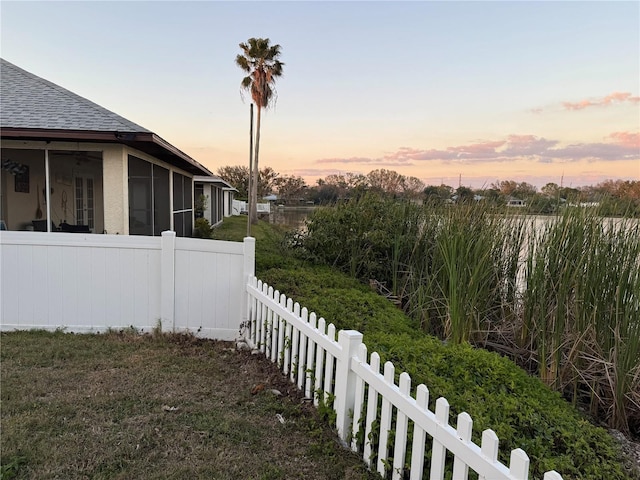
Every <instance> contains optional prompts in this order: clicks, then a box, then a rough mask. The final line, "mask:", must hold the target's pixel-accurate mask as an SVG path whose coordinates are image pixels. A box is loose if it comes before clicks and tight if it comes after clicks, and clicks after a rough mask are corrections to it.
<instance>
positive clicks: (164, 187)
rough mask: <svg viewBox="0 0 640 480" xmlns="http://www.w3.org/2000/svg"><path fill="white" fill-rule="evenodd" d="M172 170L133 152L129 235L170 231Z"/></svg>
mask: <svg viewBox="0 0 640 480" xmlns="http://www.w3.org/2000/svg"><path fill="white" fill-rule="evenodd" d="M170 222H171V217H170V204H169V170H167V169H166V168H162V167H160V166H158V165H154V164H153V163H150V162H147V161H145V160H142V159H140V158H137V157H134V156H132V155H129V234H130V235H160V234H161V233H162V232H163V231H165V230H169V229H170V228H171V225H170Z"/></svg>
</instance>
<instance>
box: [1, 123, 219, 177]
mask: <svg viewBox="0 0 640 480" xmlns="http://www.w3.org/2000/svg"><path fill="white" fill-rule="evenodd" d="M0 137H2V138H3V139H15V140H41V141H65V140H66V141H73V142H105V143H121V144H123V145H127V146H130V147H132V148H135V149H137V150H141V151H143V152H145V153H148V154H150V155H153V156H155V157H157V158H159V159H160V160H163V161H166V162H167V163H170V164H171V165H174V166H177V167H179V168H181V169H183V170H186V171H188V172H189V173H192V174H193V175H213V174H212V172H210V171H209V170H208V169H207V168H206V167H204V166H203V165H201V164H200V163H198V162H197V161H195V160H194V159H193V158H191V157H190V156H189V155H187V154H186V153H184V152H182V151H181V150H179V149H177V148H176V147H174V146H173V145H171V144H170V143H169V142H167V141H166V140H164V139H162V138H161V137H159V136H158V135H156V134H155V133H151V132H148V133H147V132H105V131H91V130H53V129H41V128H16V127H1V128H0Z"/></svg>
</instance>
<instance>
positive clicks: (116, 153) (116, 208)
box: [102, 145, 129, 235]
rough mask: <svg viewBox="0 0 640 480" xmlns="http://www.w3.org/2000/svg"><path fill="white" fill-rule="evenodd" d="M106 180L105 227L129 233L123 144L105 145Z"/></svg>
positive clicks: (126, 177)
mask: <svg viewBox="0 0 640 480" xmlns="http://www.w3.org/2000/svg"><path fill="white" fill-rule="evenodd" d="M102 161H103V164H102V165H103V176H104V179H103V182H104V204H105V212H104V229H105V230H106V232H107V233H112V234H116V235H128V234H129V221H128V219H129V195H128V191H129V186H128V173H127V153H126V149H125V148H124V147H122V146H121V145H113V146H111V145H109V146H105V150H104V152H103V156H102Z"/></svg>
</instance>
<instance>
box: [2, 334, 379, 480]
mask: <svg viewBox="0 0 640 480" xmlns="http://www.w3.org/2000/svg"><path fill="white" fill-rule="evenodd" d="M1 341H2V348H1V362H2V369H1V398H2V404H1V428H2V430H1V431H2V435H1V437H0V440H1V443H0V446H1V465H2V467H1V474H0V478H1V479H2V480H5V479H9V478H16V479H54V478H56V479H84V478H87V479H89V478H91V479H153V478H158V479H197V478H207V479H234V480H240V479H291V478H305V479H332V478H334V479H342V478H347V479H373V478H378V477H376V476H375V475H373V474H371V473H369V472H367V470H366V468H365V467H364V466H363V464H362V463H361V461H360V459H359V458H357V457H355V456H354V455H352V454H351V453H350V452H349V451H348V450H345V449H343V448H342V447H341V446H340V445H339V444H338V442H337V437H336V435H335V433H334V432H333V431H332V430H331V429H330V428H329V427H328V426H327V422H325V421H324V420H323V419H321V418H320V416H319V413H318V411H317V410H316V409H315V408H314V407H313V406H312V405H309V403H308V402H307V401H305V400H304V399H302V398H301V396H300V395H299V393H298V392H297V390H296V389H295V386H293V385H291V384H289V383H288V382H286V381H285V379H283V377H282V376H281V374H280V373H279V372H278V370H277V369H276V367H275V366H274V365H273V364H271V363H270V362H268V361H267V360H265V359H264V358H263V357H261V356H258V355H251V354H250V353H249V352H238V351H236V350H235V348H234V345H233V344H231V343H227V342H215V341H208V340H199V339H196V338H194V337H191V336H185V335H176V336H167V335H138V334H137V333H135V332H112V333H107V334H103V335H73V334H64V333H61V332H56V333H46V332H41V331H36V332H34V331H32V332H12V333H3V334H2V335H1ZM272 390H278V391H279V392H280V393H281V394H282V395H279V394H278V393H277V392H276V393H274V392H272ZM281 420H283V421H284V422H282V421H281Z"/></svg>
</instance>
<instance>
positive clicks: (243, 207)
mask: <svg viewBox="0 0 640 480" xmlns="http://www.w3.org/2000/svg"><path fill="white" fill-rule="evenodd" d="M248 211H249V204H248V203H247V202H243V201H242V200H234V201H233V203H232V207H231V212H232V215H240V214H242V213H247V212H248ZM256 211H257V212H258V213H270V212H271V204H270V203H269V202H264V203H257V204H256Z"/></svg>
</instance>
